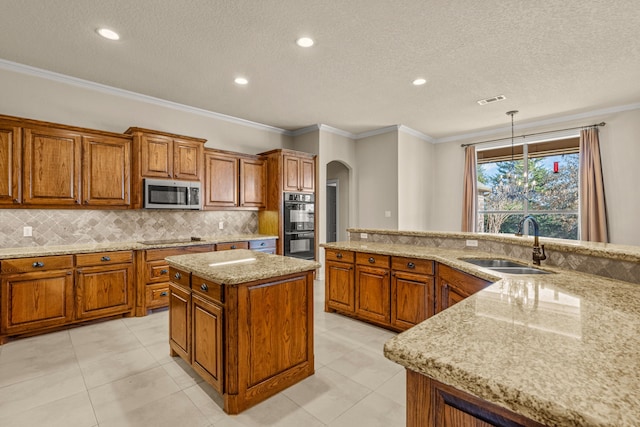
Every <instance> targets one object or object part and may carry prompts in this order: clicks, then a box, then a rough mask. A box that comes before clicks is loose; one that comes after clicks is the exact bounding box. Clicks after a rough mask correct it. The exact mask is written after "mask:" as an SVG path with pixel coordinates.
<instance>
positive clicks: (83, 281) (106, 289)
mask: <svg viewBox="0 0 640 427" xmlns="http://www.w3.org/2000/svg"><path fill="white" fill-rule="evenodd" d="M133 283H134V275H133V252H132V251H120V252H102V253H92V254H80V255H76V285H75V287H76V319H82V320H84V319H94V318H101V317H109V316H113V315H118V314H125V313H126V314H131V313H132V311H133V309H134V303H133V301H134V298H135V292H134V287H133Z"/></svg>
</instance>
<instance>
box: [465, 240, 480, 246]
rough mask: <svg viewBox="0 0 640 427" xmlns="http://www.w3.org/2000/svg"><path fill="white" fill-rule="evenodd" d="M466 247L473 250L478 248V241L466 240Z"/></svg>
mask: <svg viewBox="0 0 640 427" xmlns="http://www.w3.org/2000/svg"><path fill="white" fill-rule="evenodd" d="M467 246H471V247H474V248H477V247H478V241H477V240H467Z"/></svg>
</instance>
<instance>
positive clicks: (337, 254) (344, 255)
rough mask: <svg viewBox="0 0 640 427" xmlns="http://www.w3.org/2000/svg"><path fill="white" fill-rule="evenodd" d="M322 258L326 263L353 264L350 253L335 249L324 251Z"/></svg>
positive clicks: (352, 254) (352, 255)
mask: <svg viewBox="0 0 640 427" xmlns="http://www.w3.org/2000/svg"><path fill="white" fill-rule="evenodd" d="M324 256H325V258H326V260H327V261H338V262H353V260H354V259H355V256H354V253H353V252H351V251H341V250H337V249H325V250H324Z"/></svg>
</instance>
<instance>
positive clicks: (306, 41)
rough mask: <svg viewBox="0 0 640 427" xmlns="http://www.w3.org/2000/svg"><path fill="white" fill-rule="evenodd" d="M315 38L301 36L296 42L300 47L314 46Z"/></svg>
mask: <svg viewBox="0 0 640 427" xmlns="http://www.w3.org/2000/svg"><path fill="white" fill-rule="evenodd" d="M313 43H314V42H313V39H312V38H309V37H300V38H299V39H298V40H296V44H297V45H298V46H300V47H311V46H313Z"/></svg>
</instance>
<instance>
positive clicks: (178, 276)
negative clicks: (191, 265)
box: [173, 273, 182, 280]
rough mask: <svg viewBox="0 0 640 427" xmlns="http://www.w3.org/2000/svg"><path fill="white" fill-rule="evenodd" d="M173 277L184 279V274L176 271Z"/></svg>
mask: <svg viewBox="0 0 640 427" xmlns="http://www.w3.org/2000/svg"><path fill="white" fill-rule="evenodd" d="M173 277H174V278H176V279H178V280H180V279H182V274H180V273H176V274H174V275H173Z"/></svg>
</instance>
